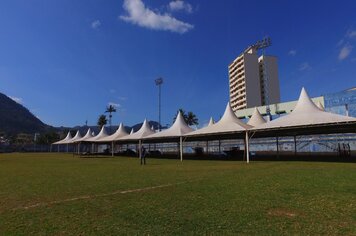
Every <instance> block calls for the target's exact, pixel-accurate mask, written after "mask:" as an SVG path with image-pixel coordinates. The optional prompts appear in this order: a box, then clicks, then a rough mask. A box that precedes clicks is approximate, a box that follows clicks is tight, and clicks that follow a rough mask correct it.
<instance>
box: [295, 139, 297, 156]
mask: <svg viewBox="0 0 356 236" xmlns="http://www.w3.org/2000/svg"><path fill="white" fill-rule="evenodd" d="M296 155H297V137H296V135H294V156H296Z"/></svg>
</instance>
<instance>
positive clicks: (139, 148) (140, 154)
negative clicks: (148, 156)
mask: <svg viewBox="0 0 356 236" xmlns="http://www.w3.org/2000/svg"><path fill="white" fill-rule="evenodd" d="M141 148H142V141H141V139H140V140H138V156H139V157H140V160H141V158H142V153H141Z"/></svg>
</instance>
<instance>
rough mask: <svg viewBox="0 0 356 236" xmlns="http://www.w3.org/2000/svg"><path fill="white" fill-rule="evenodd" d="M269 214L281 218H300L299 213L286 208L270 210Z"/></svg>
mask: <svg viewBox="0 0 356 236" xmlns="http://www.w3.org/2000/svg"><path fill="white" fill-rule="evenodd" d="M267 214H268V215H269V216H280V217H287V218H294V217H296V216H298V213H297V212H296V211H293V210H290V209H286V208H274V209H270V210H269V211H268V213H267Z"/></svg>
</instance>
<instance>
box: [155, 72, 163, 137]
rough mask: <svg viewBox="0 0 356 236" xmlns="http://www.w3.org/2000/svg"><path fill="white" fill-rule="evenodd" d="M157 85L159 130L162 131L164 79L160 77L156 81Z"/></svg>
mask: <svg viewBox="0 0 356 236" xmlns="http://www.w3.org/2000/svg"><path fill="white" fill-rule="evenodd" d="M155 83H156V85H157V86H158V130H159V131H161V85H162V84H163V79H162V78H161V77H159V78H158V79H155Z"/></svg>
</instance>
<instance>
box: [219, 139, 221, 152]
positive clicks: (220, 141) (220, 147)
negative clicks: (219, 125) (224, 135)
mask: <svg viewBox="0 0 356 236" xmlns="http://www.w3.org/2000/svg"><path fill="white" fill-rule="evenodd" d="M220 152H221V141H220V140H219V155H220Z"/></svg>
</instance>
